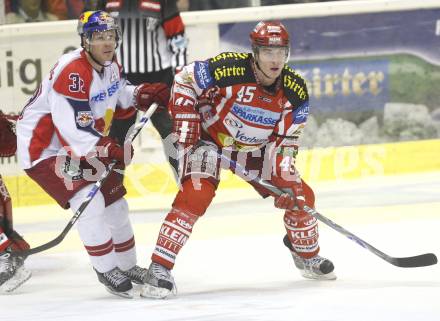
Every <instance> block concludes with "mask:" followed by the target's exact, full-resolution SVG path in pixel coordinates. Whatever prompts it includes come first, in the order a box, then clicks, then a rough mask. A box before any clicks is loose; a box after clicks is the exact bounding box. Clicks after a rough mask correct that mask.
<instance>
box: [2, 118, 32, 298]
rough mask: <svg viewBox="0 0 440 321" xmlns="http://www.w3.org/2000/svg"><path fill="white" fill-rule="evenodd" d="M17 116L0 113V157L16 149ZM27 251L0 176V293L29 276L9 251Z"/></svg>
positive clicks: (10, 154)
mask: <svg viewBox="0 0 440 321" xmlns="http://www.w3.org/2000/svg"><path fill="white" fill-rule="evenodd" d="M15 120H16V117H14V116H12V117H10V116H9V115H5V114H3V113H2V112H1V111H0V157H11V156H14V155H15V152H16V150H17V137H16V136H15V132H14V129H13V127H14V124H13V122H14V121H15ZM27 249H29V244H28V243H27V242H26V241H25V240H24V239H23V237H21V235H20V234H18V233H17V231H16V230H15V229H14V226H13V219H12V201H11V196H10V195H9V192H8V189H7V188H6V184H5V183H4V181H3V178H2V176H1V175H0V293H3V292H12V291H14V290H15V289H16V288H18V287H19V286H21V285H22V284H23V283H24V282H26V281H27V280H29V278H30V277H31V275H32V274H31V271H29V270H27V269H26V268H25V267H24V260H25V259H26V257H24V256H12V255H11V251H21V250H27Z"/></svg>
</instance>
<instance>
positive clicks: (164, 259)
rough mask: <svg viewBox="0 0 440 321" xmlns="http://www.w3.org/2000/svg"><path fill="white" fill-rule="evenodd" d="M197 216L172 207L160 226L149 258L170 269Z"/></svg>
mask: <svg viewBox="0 0 440 321" xmlns="http://www.w3.org/2000/svg"><path fill="white" fill-rule="evenodd" d="M197 219H198V216H197V215H193V214H189V213H184V212H182V211H180V210H178V209H175V208H173V209H172V210H171V212H169V213H168V215H167V217H166V218H165V221H164V222H163V224H162V227H161V228H160V232H159V237H158V239H157V243H156V247H155V248H154V252H153V255H152V256H151V260H152V261H153V262H156V263H159V264H161V265H163V266H165V267H166V268H167V269H170V270H171V269H172V268H173V266H174V262H175V260H176V256H177V254H178V253H179V251H180V249H181V248H182V247H183V246H184V245H185V243H186V241H187V240H188V238H189V237H190V235H191V232H192V228H193V225H194V223H195V222H196V221H197Z"/></svg>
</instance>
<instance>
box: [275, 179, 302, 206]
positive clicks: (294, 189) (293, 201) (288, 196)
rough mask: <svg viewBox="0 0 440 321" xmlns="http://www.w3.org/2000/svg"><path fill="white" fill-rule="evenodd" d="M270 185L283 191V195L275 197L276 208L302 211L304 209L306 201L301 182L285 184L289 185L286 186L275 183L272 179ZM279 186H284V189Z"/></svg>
mask: <svg viewBox="0 0 440 321" xmlns="http://www.w3.org/2000/svg"><path fill="white" fill-rule="evenodd" d="M272 183H273V184H274V185H275V186H277V187H280V188H281V189H282V190H283V191H285V193H283V194H281V195H276V196H275V200H274V205H275V207H276V208H281V209H286V210H302V209H303V208H304V205H305V201H306V199H305V197H304V191H303V188H302V182H301V180H300V181H299V182H287V183H289V184H286V183H284V182H283V183H281V182H277V183H275V182H274V179H272ZM280 185H284V186H285V187H282V186H280Z"/></svg>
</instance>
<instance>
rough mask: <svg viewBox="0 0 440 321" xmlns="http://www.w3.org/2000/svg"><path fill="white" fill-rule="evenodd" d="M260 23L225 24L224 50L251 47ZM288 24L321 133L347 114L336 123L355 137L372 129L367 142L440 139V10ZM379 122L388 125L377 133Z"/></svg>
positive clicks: (299, 20)
mask: <svg viewBox="0 0 440 321" xmlns="http://www.w3.org/2000/svg"><path fill="white" fill-rule="evenodd" d="M257 23H258V21H254V22H241V23H228V24H220V26H219V29H220V49H221V51H236V52H249V51H250V40H249V33H250V32H251V31H252V30H253V28H254V27H255V25H256V24H257ZM282 23H283V24H284V25H285V26H286V27H287V29H288V30H289V33H290V37H291V51H290V52H291V55H290V61H289V65H290V66H291V67H292V68H293V69H295V70H297V71H298V72H299V73H300V74H301V75H302V76H303V77H304V78H305V80H306V82H307V87H308V90H309V95H310V106H311V115H312V117H313V118H314V119H315V120H316V121H317V124H318V125H317V126H318V128H317V129H316V130H318V131H319V129H321V128H325V127H326V126H330V125H331V121H329V120H330V119H342V123H341V122H339V123H338V124H337V125H335V126H345V128H353V133H352V134H350V135H353V136H355V135H357V134H356V133H355V131H356V130H363V128H365V127H368V128H370V131H369V132H366V133H363V134H360V135H361V136H365V139H364V138H363V139H362V140H361V141H362V142H363V143H368V142H371V141H373V142H380V141H392V140H408V139H426V138H437V137H440V103H439V102H440V90H439V89H438V88H439V79H440V9H435V10H412V11H402V12H383V13H370V14H353V15H339V16H328V17H309V18H295V19H293V18H292V19H284V20H282ZM411 115H417V117H412V116H411ZM405 117H406V118H405ZM325 122H327V124H324V123H325ZM344 122H345V123H344ZM364 123H365V124H364ZM329 124H330V125H329ZM363 124H364V125H363ZM372 124H378V126H383V127H382V128H379V129H374V131H375V133H374V134H372V133H371V128H375V127H374V126H375V125H372ZM323 125H326V126H323ZM371 126H373V127H371ZM336 131H337V130H336ZM369 139H370V140H369Z"/></svg>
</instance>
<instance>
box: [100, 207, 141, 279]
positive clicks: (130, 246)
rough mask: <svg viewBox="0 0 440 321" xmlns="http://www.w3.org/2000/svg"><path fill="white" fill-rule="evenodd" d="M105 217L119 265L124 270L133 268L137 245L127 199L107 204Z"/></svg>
mask: <svg viewBox="0 0 440 321" xmlns="http://www.w3.org/2000/svg"><path fill="white" fill-rule="evenodd" d="M104 219H105V222H106V223H107V226H108V227H109V228H110V232H111V235H112V239H113V243H114V246H115V254H116V259H117V263H118V267H119V268H120V269H121V270H123V271H126V270H129V269H131V268H132V267H133V266H135V265H136V247H135V240H134V234H133V228H132V226H131V223H130V219H129V217H128V204H127V201H126V200H125V199H124V198H120V199H119V200H117V201H116V202H114V203H113V204H111V205H109V206H107V207H106V208H105V211H104Z"/></svg>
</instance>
